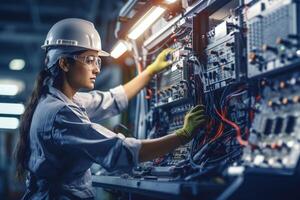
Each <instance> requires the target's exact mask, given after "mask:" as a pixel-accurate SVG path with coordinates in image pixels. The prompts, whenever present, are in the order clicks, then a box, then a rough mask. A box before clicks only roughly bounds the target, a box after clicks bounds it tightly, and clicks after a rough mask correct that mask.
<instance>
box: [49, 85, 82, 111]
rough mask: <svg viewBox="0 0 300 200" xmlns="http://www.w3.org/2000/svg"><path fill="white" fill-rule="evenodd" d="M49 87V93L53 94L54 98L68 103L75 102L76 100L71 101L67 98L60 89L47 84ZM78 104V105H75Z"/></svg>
mask: <svg viewBox="0 0 300 200" xmlns="http://www.w3.org/2000/svg"><path fill="white" fill-rule="evenodd" d="M48 88H49V90H48V91H49V93H50V94H51V95H53V96H55V97H56V98H58V99H60V100H62V101H63V102H66V103H68V104H75V105H77V104H76V102H74V101H72V100H71V99H69V98H68V97H67V96H66V95H65V94H64V93H62V92H61V91H60V90H58V89H56V88H55V87H53V86H48ZM77 106H78V105H77Z"/></svg>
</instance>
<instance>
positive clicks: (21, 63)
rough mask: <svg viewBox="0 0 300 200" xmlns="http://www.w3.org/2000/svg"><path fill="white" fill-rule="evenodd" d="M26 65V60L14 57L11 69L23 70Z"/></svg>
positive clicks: (10, 65) (10, 64)
mask: <svg viewBox="0 0 300 200" xmlns="http://www.w3.org/2000/svg"><path fill="white" fill-rule="evenodd" d="M24 67H25V60H23V59H13V60H11V61H10V63H9V69H11V70H21V69H23V68H24Z"/></svg>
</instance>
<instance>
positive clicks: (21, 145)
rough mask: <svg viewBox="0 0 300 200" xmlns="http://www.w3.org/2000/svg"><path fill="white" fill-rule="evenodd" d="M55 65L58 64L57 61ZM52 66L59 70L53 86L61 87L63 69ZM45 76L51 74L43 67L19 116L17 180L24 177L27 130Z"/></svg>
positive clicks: (28, 149) (26, 155) (27, 150)
mask: <svg viewBox="0 0 300 200" xmlns="http://www.w3.org/2000/svg"><path fill="white" fill-rule="evenodd" d="M79 53H80V52H79ZM65 59H66V61H67V62H68V63H70V64H71V65H72V64H74V60H72V59H70V58H65ZM55 65H58V62H57V63H56V64H55ZM53 67H57V68H58V70H59V71H58V75H57V76H56V77H55V80H53V81H54V82H53V86H54V87H56V88H58V89H61V86H62V83H63V71H62V69H61V68H60V67H58V66H53ZM47 76H51V73H50V72H49V71H48V70H47V68H44V69H43V70H42V71H40V73H39V74H38V76H37V79H36V81H35V86H34V89H33V92H32V94H31V97H30V99H29V101H28V103H27V105H26V108H25V111H24V113H23V115H22V116H21V123H20V128H19V132H20V135H19V141H18V144H17V147H16V151H15V157H16V160H17V163H16V164H17V166H16V167H17V174H16V175H17V178H18V179H19V180H21V179H23V178H24V175H25V172H26V167H27V162H28V159H29V156H30V147H29V145H30V144H29V131H30V126H31V121H32V117H33V113H34V111H35V109H36V107H37V104H38V101H39V99H40V98H41V97H42V95H43V94H44V92H43V91H44V89H45V86H43V82H44V80H45V78H46V77H47Z"/></svg>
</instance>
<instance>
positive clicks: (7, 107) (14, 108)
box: [0, 103, 25, 115]
mask: <svg viewBox="0 0 300 200" xmlns="http://www.w3.org/2000/svg"><path fill="white" fill-rule="evenodd" d="M24 110H25V107H24V105H23V104H21V103H0V114H7V115H21V114H23V112H24Z"/></svg>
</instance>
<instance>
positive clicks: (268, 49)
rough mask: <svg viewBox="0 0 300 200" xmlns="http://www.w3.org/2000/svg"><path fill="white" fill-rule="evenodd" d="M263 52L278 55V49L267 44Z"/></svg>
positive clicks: (263, 47)
mask: <svg viewBox="0 0 300 200" xmlns="http://www.w3.org/2000/svg"><path fill="white" fill-rule="evenodd" d="M262 50H263V51H270V52H272V53H274V54H278V49H277V48H276V47H272V46H269V45H266V44H264V45H263V46H262Z"/></svg>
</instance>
